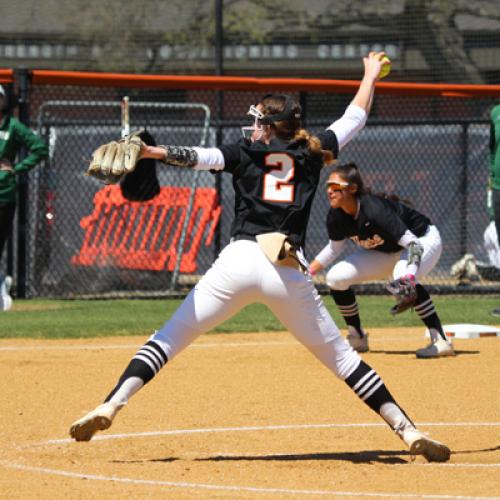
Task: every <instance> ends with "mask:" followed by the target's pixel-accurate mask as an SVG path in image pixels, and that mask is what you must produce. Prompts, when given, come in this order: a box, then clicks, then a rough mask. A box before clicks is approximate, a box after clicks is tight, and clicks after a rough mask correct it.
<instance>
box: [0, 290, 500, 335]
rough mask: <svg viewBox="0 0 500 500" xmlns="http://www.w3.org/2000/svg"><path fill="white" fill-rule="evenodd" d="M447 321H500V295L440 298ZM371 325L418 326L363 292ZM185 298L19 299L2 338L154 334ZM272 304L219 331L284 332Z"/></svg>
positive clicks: (3, 322) (411, 315)
mask: <svg viewBox="0 0 500 500" xmlns="http://www.w3.org/2000/svg"><path fill="white" fill-rule="evenodd" d="M433 299H434V302H435V304H436V307H437V310H438V313H439V315H440V317H441V320H442V322H443V324H450V323H479V324H489V325H497V324H499V325H500V318H495V317H492V316H490V315H489V311H490V310H491V309H493V308H494V307H498V306H500V296H489V295H488V296H478V295H473V296H462V295H460V296H434V298H433ZM324 300H325V303H326V305H327V307H328V309H329V310H330V312H331V313H332V315H333V317H334V318H335V321H336V322H337V324H338V325H339V327H340V328H344V322H343V320H342V318H341V317H340V316H339V314H338V312H337V310H336V307H335V305H334V304H333V301H332V299H331V298H330V297H328V296H325V297H324ZM358 302H359V305H360V311H361V318H362V321H363V324H364V326H365V327H366V328H370V327H372V328H375V327H397V326H418V325H421V324H422V323H421V322H420V320H419V318H418V316H417V314H416V313H415V312H413V311H408V312H405V313H403V314H401V315H399V316H396V317H393V316H391V315H390V314H389V309H390V307H391V306H392V305H393V303H394V301H393V299H392V298H391V297H387V296H359V297H358ZM179 304H180V301H179V300H166V299H162V300H142V299H141V300H139V299H138V300H90V301H84V300H38V299H33V300H16V301H15V302H14V307H13V309H12V310H11V311H8V312H6V313H0V338H85V337H87V338H88V337H103V336H111V335H149V334H151V333H152V332H153V330H155V329H158V328H159V327H161V325H162V324H163V323H164V322H165V321H166V320H167V319H168V318H169V317H170V316H171V315H172V313H173V312H174V311H175V309H176V308H177V307H178V305H179ZM283 329H284V328H283V326H282V325H281V323H280V322H279V321H278V320H277V319H276V318H275V317H274V315H273V314H272V313H271V312H270V311H269V309H268V308H267V307H266V306H263V305H261V304H254V305H252V306H249V307H247V308H245V309H243V310H242V311H241V312H240V313H238V314H237V315H236V316H234V317H233V318H231V319H230V320H228V321H226V322H225V323H223V324H221V325H219V327H218V328H216V329H215V330H214V331H215V332H219V333H220V332H223V333H231V332H266V331H275V330H283Z"/></svg>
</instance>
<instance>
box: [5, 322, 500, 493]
mask: <svg viewBox="0 0 500 500" xmlns="http://www.w3.org/2000/svg"><path fill="white" fill-rule="evenodd" d="M145 338H146V337H140V338H138V337H133V338H130V337H127V338H123V337H120V338H109V339H95V340H88V339H86V340H79V341H74V340H71V341H63V340H53V341H40V340H23V341H17V340H3V341H0V373H1V378H0V394H1V395H2V397H1V399H2V405H1V406H2V413H1V415H2V418H1V421H0V498H8V499H11V498H23V499H24V498H51V499H53V498H66V499H68V498H126V497H129V498H172V499H193V498H225V499H233V498H249V499H254V498H255V499H264V498H272V499H277V498H307V499H309V498H311V499H313V498H363V497H371V498H447V499H454V498H456V499H458V498H478V497H482V498H485V497H486V498H493V497H497V498H499V497H500V432H499V431H500V395H499V390H498V387H499V382H498V381H499V380H500V364H499V359H500V339H497V338H482V339H478V340H457V341H455V347H456V349H457V351H458V356H457V357H455V358H447V359H439V360H417V359H416V358H415V356H414V350H415V349H416V348H417V347H421V346H422V345H423V344H424V342H425V340H424V339H423V334H422V329H421V328H418V329H399V330H398V331H396V330H390V329H378V330H373V331H371V347H372V352H370V353H368V354H367V355H365V356H364V358H365V359H366V360H367V361H368V362H369V363H370V364H372V365H373V367H374V368H376V369H377V371H378V372H379V373H380V375H381V376H382V377H383V378H384V380H385V381H386V383H387V385H388V387H389V388H390V390H391V392H392V393H393V395H394V396H395V397H396V399H397V400H398V401H399V402H400V403H401V405H402V406H403V407H404V408H405V409H406V410H407V412H408V413H409V414H410V416H411V417H412V418H413V419H414V420H415V421H416V422H417V423H419V424H420V426H421V428H422V430H425V431H428V432H429V433H430V434H431V435H432V436H434V437H436V438H437V439H440V440H443V441H445V442H446V443H447V444H448V445H449V446H450V447H451V448H452V451H453V454H452V457H451V460H450V462H449V463H448V464H427V463H426V462H425V460H424V459H422V458H421V457H417V459H416V460H415V461H414V462H413V463H412V462H411V460H410V456H409V455H408V453H407V451H406V448H405V446H404V444H403V443H402V442H401V441H400V440H399V439H398V438H397V437H396V436H395V435H394V434H393V433H392V432H391V431H390V430H389V428H388V427H387V426H385V425H384V424H382V423H381V420H380V419H379V417H378V416H377V415H375V414H374V413H373V412H371V411H370V410H369V409H368V408H366V407H365V405H364V404H363V403H362V402H360V401H359V400H358V399H357V398H356V397H355V396H354V395H353V394H352V392H351V390H350V389H349V388H348V387H347V386H346V385H345V384H344V383H342V382H340V381H338V380H337V379H335V378H334V377H333V376H332V375H331V374H330V373H329V372H328V371H327V370H326V369H325V368H324V367H323V366H322V365H320V364H319V362H317V361H316V360H315V359H314V358H313V357H312V356H311V355H310V354H309V353H308V352H307V351H306V350H305V349H304V348H303V347H302V346H301V345H300V344H298V343H297V342H296V341H295V340H294V339H293V338H292V336H291V335H289V334H288V333H269V334H262V333H261V334H232V335H205V336H203V337H201V338H200V339H199V340H198V341H197V342H196V343H195V344H193V345H192V346H191V347H189V348H188V349H187V350H186V351H185V352H184V353H182V354H181V355H180V356H179V357H178V358H177V359H175V360H173V362H172V363H171V365H170V366H167V367H166V368H165V369H164V370H163V371H162V373H161V374H160V375H159V376H158V377H157V378H156V379H154V380H153V381H152V382H151V383H150V385H149V387H147V388H146V389H145V390H143V391H141V392H140V393H139V394H137V395H136V396H135V397H134V398H133V399H132V401H131V402H130V404H129V405H128V407H127V408H125V409H124V410H123V411H122V413H121V414H120V415H119V416H118V417H117V419H116V421H115V423H114V425H113V427H112V428H111V429H109V430H108V431H106V432H103V433H102V434H100V438H99V439H95V440H93V441H91V442H89V443H75V442H72V441H70V440H69V439H67V431H68V428H69V425H70V423H71V422H72V421H73V420H74V419H75V418H77V417H79V416H81V415H83V414H84V412H85V411H87V410H89V409H92V408H93V407H94V406H95V405H96V404H98V403H99V402H100V401H101V399H103V397H104V396H105V395H106V394H107V392H108V391H109V390H110V389H111V388H112V386H113V384H114V383H115V381H116V379H117V377H118V376H119V375H120V374H121V371H122V370H123V368H124V366H125V364H126V363H127V362H128V361H129V359H130V357H131V356H132V355H133V354H134V353H135V351H136V349H137V348H138V347H139V346H140V345H142V343H143V342H144V340H145Z"/></svg>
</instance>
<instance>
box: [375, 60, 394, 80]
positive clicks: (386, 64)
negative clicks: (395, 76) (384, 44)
mask: <svg viewBox="0 0 500 500" xmlns="http://www.w3.org/2000/svg"><path fill="white" fill-rule="evenodd" d="M381 62H382V69H381V70H380V75H379V76H378V77H379V78H380V79H382V78H385V77H386V76H387V75H388V74H389V73H390V72H391V67H392V63H391V60H390V59H389V58H388V57H387V56H384V57H382V59H381Z"/></svg>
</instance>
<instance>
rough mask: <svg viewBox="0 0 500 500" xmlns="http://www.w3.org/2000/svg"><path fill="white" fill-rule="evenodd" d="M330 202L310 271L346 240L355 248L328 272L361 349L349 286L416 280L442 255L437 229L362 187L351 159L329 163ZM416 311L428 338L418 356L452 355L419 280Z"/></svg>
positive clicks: (364, 341)
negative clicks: (319, 247) (320, 246)
mask: <svg viewBox="0 0 500 500" xmlns="http://www.w3.org/2000/svg"><path fill="white" fill-rule="evenodd" d="M327 194H328V198H329V201H330V205H331V208H330V210H329V212H328V215H327V222H326V226H327V231H328V236H329V238H330V241H329V243H328V244H327V245H326V246H325V248H324V249H323V250H322V251H321V252H320V253H319V254H318V255H317V256H316V257H315V259H314V260H313V261H312V262H311V266H310V269H311V272H312V273H313V274H315V273H317V272H319V271H321V270H322V269H324V268H326V267H328V266H330V265H331V264H332V263H333V262H334V261H335V260H336V259H337V257H339V256H340V255H341V254H342V253H343V251H344V246H345V243H346V241H348V240H351V241H353V242H354V243H356V244H357V245H358V250H356V251H355V252H354V253H352V254H350V255H348V256H347V257H345V258H344V259H342V260H340V261H338V262H337V263H336V264H335V265H334V266H333V267H332V268H331V269H330V270H329V271H328V273H327V275H326V282H327V284H328V286H329V287H330V289H331V295H332V297H333V299H334V301H335V303H336V304H337V307H338V309H339V311H340V313H341V314H342V316H343V317H344V320H345V322H346V323H347V326H348V329H349V332H348V335H347V340H348V341H349V343H350V344H351V346H352V347H353V348H355V349H356V350H357V351H359V352H366V351H368V349H369V347H368V336H367V334H366V332H365V331H364V329H363V327H362V326H361V319H360V315H359V309H358V303H357V301H356V296H355V294H354V291H353V290H352V288H351V286H352V285H355V284H358V283H363V282H367V281H373V280H380V279H391V278H392V279H399V278H402V277H406V278H407V279H409V280H412V281H414V280H415V277H416V278H421V277H423V276H425V275H426V274H428V273H429V272H430V271H431V270H432V269H433V268H434V266H435V265H436V263H437V262H438V260H439V257H440V256H441V250H442V244H441V237H440V235H439V231H438V229H437V228H436V226H434V225H433V224H432V223H431V221H430V220H429V218H428V217H427V216H425V215H424V214H422V213H421V212H419V211H418V210H416V209H414V208H412V207H411V206H409V205H408V204H407V203H404V202H403V201H402V200H400V199H399V198H397V197H396V196H393V197H388V196H386V195H384V194H379V195H375V194H373V193H372V192H371V191H370V189H369V188H367V187H365V185H364V183H363V179H362V177H361V175H360V172H359V170H358V168H357V166H356V165H355V164H354V163H349V164H346V165H339V166H337V167H335V168H334V169H333V171H332V172H331V174H330V176H329V178H328V181H327ZM416 290H417V300H416V302H415V311H416V312H417V314H418V315H419V317H420V318H421V320H422V321H423V323H424V324H425V325H426V326H427V328H428V330H429V334H430V336H431V343H430V344H429V345H428V346H427V347H425V348H422V349H418V350H417V352H416V354H417V357H419V358H434V357H441V356H453V355H454V354H455V353H454V350H453V346H452V344H451V342H450V341H448V340H447V339H446V336H445V334H444V332H443V327H442V325H441V321H440V319H439V317H438V314H437V312H436V310H435V308H434V304H433V302H432V299H431V297H430V296H429V293H428V292H427V290H426V289H425V287H424V286H423V285H422V284H420V283H417V284H416Z"/></svg>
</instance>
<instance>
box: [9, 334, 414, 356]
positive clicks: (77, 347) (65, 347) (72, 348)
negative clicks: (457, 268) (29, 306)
mask: <svg viewBox="0 0 500 500" xmlns="http://www.w3.org/2000/svg"><path fill="white" fill-rule="evenodd" d="M47 340H49V339H47ZM386 341H389V342H402V343H404V342H406V343H408V342H413V341H414V340H413V339H409V338H408V337H406V338H404V337H403V336H399V337H383V338H380V339H376V338H371V337H370V342H373V343H383V342H386ZM291 345H293V346H300V345H301V344H300V342H298V341H294V340H291V341H266V340H264V341H253V342H224V341H221V342H204V343H194V344H191V345H190V347H195V348H205V347H209V348H211V347H217V348H221V347H267V346H273V347H277V346H291ZM141 346H142V344H133V345H130V344H114V345H113V344H110V345H105V344H81V345H78V344H72V345H44V344H39V345H31V346H3V347H0V352H11V351H12V352H15V351H78V350H95V351H100V350H107V349H108V350H113V349H139V348H140V347H141Z"/></svg>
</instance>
